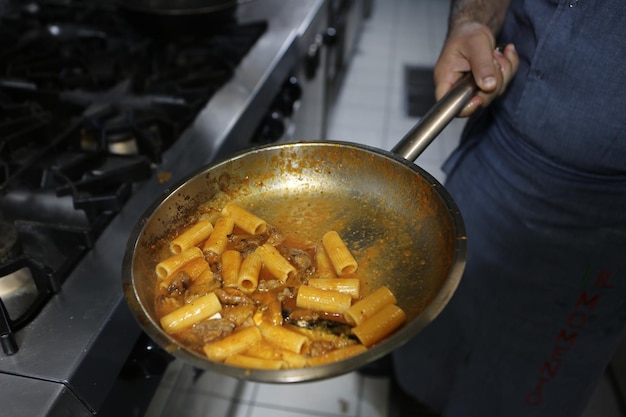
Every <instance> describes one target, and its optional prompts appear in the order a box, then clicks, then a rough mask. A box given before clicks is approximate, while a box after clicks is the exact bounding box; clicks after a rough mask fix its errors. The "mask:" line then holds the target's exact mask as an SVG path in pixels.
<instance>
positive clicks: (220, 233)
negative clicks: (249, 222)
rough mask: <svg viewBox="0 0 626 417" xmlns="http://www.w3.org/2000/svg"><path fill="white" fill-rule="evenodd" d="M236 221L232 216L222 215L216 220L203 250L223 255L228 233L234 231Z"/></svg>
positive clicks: (207, 252)
mask: <svg viewBox="0 0 626 417" xmlns="http://www.w3.org/2000/svg"><path fill="white" fill-rule="evenodd" d="M234 227H235V221H234V220H233V219H232V218H231V217H220V218H219V219H217V220H216V221H215V226H214V227H213V232H211V235H210V236H209V238H208V239H207V240H206V242H204V245H203V246H202V252H204V253H206V254H209V253H214V254H215V255H221V254H222V253H223V252H224V249H226V244H227V243H228V235H229V234H231V233H232V232H233V228H234Z"/></svg>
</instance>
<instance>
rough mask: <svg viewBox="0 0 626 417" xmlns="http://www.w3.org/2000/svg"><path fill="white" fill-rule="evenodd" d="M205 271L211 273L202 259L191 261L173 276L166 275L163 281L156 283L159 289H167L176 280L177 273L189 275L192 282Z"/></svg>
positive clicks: (207, 264)
mask: <svg viewBox="0 0 626 417" xmlns="http://www.w3.org/2000/svg"><path fill="white" fill-rule="evenodd" d="M206 270H208V271H211V269H210V268H209V263H208V262H207V261H205V260H204V257H201V258H195V259H192V260H191V261H189V262H187V263H186V264H184V265H183V266H181V267H180V268H179V269H178V270H177V271H176V272H174V273H173V274H171V275H168V276H167V277H165V278H164V279H160V280H159V281H158V284H159V288H161V289H165V288H167V287H168V286H169V285H170V284H171V283H172V282H173V281H174V278H176V275H177V272H178V271H184V272H185V273H186V274H187V275H189V277H190V278H191V279H192V280H196V279H197V278H198V277H199V276H200V275H201V274H202V273H203V272H204V271H206Z"/></svg>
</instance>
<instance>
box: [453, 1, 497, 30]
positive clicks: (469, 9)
mask: <svg viewBox="0 0 626 417" xmlns="http://www.w3.org/2000/svg"><path fill="white" fill-rule="evenodd" d="M508 7H509V0H452V2H451V4H450V16H449V20H448V33H449V32H450V31H452V30H454V29H455V28H456V27H458V26H460V25H462V24H465V23H479V24H482V25H485V26H487V27H488V28H489V29H490V30H491V32H492V33H493V34H494V36H495V35H497V34H498V32H499V31H500V29H501V28H502V24H503V23H504V17H505V16H506V10H507V9H508Z"/></svg>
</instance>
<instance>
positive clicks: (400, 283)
mask: <svg viewBox="0 0 626 417" xmlns="http://www.w3.org/2000/svg"><path fill="white" fill-rule="evenodd" d="M475 91H476V87H475V84H473V81H471V78H469V77H465V78H464V79H463V80H462V81H461V82H460V83H459V84H457V86H456V87H455V88H454V89H453V90H451V92H450V93H449V94H448V95H447V96H446V97H444V98H443V99H441V100H440V101H439V102H437V103H436V104H435V106H434V107H433V108H432V109H431V110H430V111H429V112H428V114H427V115H425V116H424V117H423V118H422V119H421V121H420V122H419V123H418V124H417V125H416V126H415V127H414V128H413V129H412V130H411V131H410V132H409V133H408V134H407V135H406V136H405V137H404V138H403V139H402V140H401V141H400V142H399V143H398V145H396V147H395V148H394V149H393V151H392V152H386V151H382V150H379V149H375V148H371V147H368V146H363V145H358V144H352V143H345V142H303V143H290V144H281V145H271V146H265V147H261V148H256V149H252V150H249V151H246V152H243V153H240V154H238V155H235V156H233V157H231V158H229V159H227V160H225V161H223V162H219V163H216V164H212V165H209V166H205V167H203V168H201V169H199V170H197V171H196V172H194V173H192V174H191V175H189V176H188V177H187V178H186V179H185V180H183V181H181V182H180V183H179V184H178V185H177V186H175V187H174V188H173V189H172V191H170V192H168V193H167V194H166V195H164V196H163V197H161V198H159V199H158V200H157V201H156V202H154V203H153V204H152V206H151V207H150V208H149V209H148V210H147V211H146V213H145V214H144V215H143V216H142V218H141V219H140V221H139V222H138V224H137V225H136V227H135V228H134V230H133V231H132V233H131V236H130V238H129V241H128V246H127V249H126V253H125V257H124V261H123V271H122V273H123V288H124V294H125V298H126V301H127V302H128V304H129V306H130V308H131V310H132V312H133V314H134V315H135V317H136V319H137V320H138V321H139V323H140V325H141V326H142V328H143V329H144V331H145V332H146V333H147V334H148V335H149V336H150V337H151V338H152V339H154V340H155V341H156V342H157V343H158V344H160V345H161V346H162V347H164V348H165V349H166V350H167V351H169V352H170V353H171V354H172V355H174V356H175V357H177V358H179V359H182V360H184V361H185V362H187V363H189V364H191V365H193V366H195V367H199V368H203V369H207V370H211V371H215V372H218V373H221V374H224V375H228V376H232V377H236V378H240V379H246V380H252V381H258V382H274V383H287V382H301V381H313V380H319V379H324V378H329V377H332V376H337V375H340V374H343V373H347V372H350V371H353V370H355V369H357V368H360V367H362V366H364V365H366V364H368V363H370V362H372V361H374V360H376V359H378V358H381V357H382V356H384V355H386V354H387V353H389V352H391V351H392V350H394V349H395V348H397V347H399V346H400V345H402V344H403V343H405V342H406V341H407V340H408V339H410V338H411V337H413V336H414V335H415V334H417V333H418V332H419V331H420V330H421V329H423V328H424V327H425V326H426V325H427V324H428V323H430V322H431V321H432V320H433V319H434V318H435V317H437V315H438V314H439V313H440V312H441V311H442V310H443V308H444V307H445V305H446V304H447V302H448V300H449V299H450V298H451V296H452V294H453V293H454V291H455V290H456V288H457V285H458V283H459V280H460V278H461V275H462V272H463V269H464V266H465V254H466V235H465V229H464V224H463V220H462V217H461V214H460V213H459V211H458V209H457V207H456V204H455V203H454V201H453V200H452V198H451V197H450V195H449V194H448V193H447V191H446V190H445V189H444V188H443V186H442V185H441V184H440V183H439V182H437V180H435V179H434V178H433V177H432V176H431V175H429V174H428V173H427V172H425V171H424V170H423V169H421V168H420V167H418V166H417V165H415V164H413V163H412V162H411V161H413V160H415V158H417V156H418V155H419V154H420V153H421V152H422V151H423V150H424V149H425V148H426V147H427V146H428V144H429V143H430V142H431V141H432V140H433V139H434V138H435V137H436V136H437V135H438V134H439V133H440V132H441V130H443V128H444V127H445V126H446V125H447V124H448V123H449V121H450V120H452V118H454V117H455V116H456V115H457V114H458V113H459V111H460V110H461V109H462V107H463V106H464V105H465V104H466V103H467V101H468V100H469V99H470V98H471V97H472V96H473V95H474V94H475ZM231 201H232V202H236V203H237V204H239V205H241V206H243V207H245V208H248V209H249V210H251V211H252V212H254V213H255V214H256V215H258V216H260V217H262V218H264V219H266V220H267V221H268V222H269V223H272V224H274V225H275V226H277V227H278V228H279V229H282V230H290V232H289V233H291V229H292V228H293V230H301V231H302V233H303V235H305V234H306V235H308V236H309V237H310V238H311V239H317V238H318V237H321V235H320V236H316V233H323V232H324V231H327V230H331V229H335V230H338V232H339V233H340V235H342V237H343V238H344V240H346V241H347V244H348V247H350V248H351V249H353V248H354V252H355V255H356V257H357V259H358V258H359V256H360V255H362V254H363V253H365V252H367V253H368V259H369V261H368V265H367V266H366V267H367V268H368V270H369V271H376V273H375V274H371V275H373V277H372V278H371V279H370V280H369V282H365V283H364V287H365V288H373V289H375V288H377V287H379V286H381V285H383V284H384V285H386V286H388V287H389V288H390V289H391V290H392V292H393V293H394V294H395V295H396V297H397V299H398V305H399V306H400V307H401V308H402V309H403V310H404V311H405V312H406V315H407V321H406V323H405V324H404V326H403V327H401V328H400V329H399V330H398V331H396V332H395V333H394V334H393V335H391V336H390V337H388V338H387V339H385V340H384V341H382V342H380V343H379V344H378V345H375V346H373V347H371V348H369V349H368V350H367V351H366V352H364V353H362V354H359V355H357V356H354V357H351V358H348V359H345V360H342V361H338V362H334V363H330V364H327V365H321V366H316V367H309V368H302V369H286V370H252V369H244V368H238V367H234V366H229V365H225V364H222V363H217V362H213V361H210V360H208V359H207V358H206V357H204V356H202V355H200V354H197V353H195V352H192V351H190V350H187V349H186V348H185V347H183V346H182V345H180V344H179V343H178V342H177V341H176V340H174V339H173V338H171V337H170V336H168V335H167V334H166V333H165V332H164V331H163V330H161V327H160V325H159V320H158V318H157V316H156V314H155V307H154V294H155V286H156V284H155V274H154V268H155V265H156V260H155V248H154V244H155V243H156V242H159V241H160V239H161V238H162V237H164V236H167V235H168V234H169V233H171V232H172V231H174V230H177V229H178V228H180V227H182V226H183V225H184V224H185V222H186V221H187V220H188V219H189V216H191V215H193V214H194V213H195V212H196V211H197V210H198V207H199V206H200V205H201V204H207V205H208V206H209V207H211V206H214V209H215V210H216V211H217V210H220V209H221V207H223V205H224V204H226V203H227V202H231ZM302 219H306V221H305V222H303V221H302Z"/></svg>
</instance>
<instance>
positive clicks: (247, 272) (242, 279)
mask: <svg viewBox="0 0 626 417" xmlns="http://www.w3.org/2000/svg"><path fill="white" fill-rule="evenodd" d="M262 267H263V259H261V256H259V254H258V253H256V252H252V253H251V254H250V255H248V256H246V258H245V259H244V260H243V261H242V262H241V269H240V270H239V277H238V278H237V287H238V288H239V289H240V290H241V291H243V292H245V293H248V294H249V293H253V292H254V291H255V290H256V288H257V285H259V274H260V273H261V268H262Z"/></svg>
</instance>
